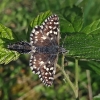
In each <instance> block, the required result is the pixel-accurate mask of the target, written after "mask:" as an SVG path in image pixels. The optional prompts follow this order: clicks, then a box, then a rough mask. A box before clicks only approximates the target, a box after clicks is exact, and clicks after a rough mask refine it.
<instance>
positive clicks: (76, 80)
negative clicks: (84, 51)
mask: <svg viewBox="0 0 100 100" xmlns="http://www.w3.org/2000/svg"><path fill="white" fill-rule="evenodd" d="M78 77H79V75H78V59H75V88H76V89H75V91H76V98H77V97H78Z"/></svg>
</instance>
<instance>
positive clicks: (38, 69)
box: [30, 15, 60, 86]
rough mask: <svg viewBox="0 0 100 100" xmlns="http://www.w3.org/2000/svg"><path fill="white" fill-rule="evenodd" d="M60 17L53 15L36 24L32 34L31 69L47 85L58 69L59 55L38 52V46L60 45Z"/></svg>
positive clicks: (50, 83) (51, 81) (50, 82)
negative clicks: (40, 23)
mask: <svg viewBox="0 0 100 100" xmlns="http://www.w3.org/2000/svg"><path fill="white" fill-rule="evenodd" d="M59 37H60V35H59V18H58V16H57V15H51V16H50V17H48V18H47V19H46V20H45V21H44V22H43V23H42V25H40V26H36V27H35V28H34V29H33V30H32V33H31V34H30V44H31V46H32V53H31V58H30V68H31V70H32V71H33V72H34V73H36V74H38V75H39V78H40V80H41V81H42V82H43V83H44V84H45V85H47V86H50V85H52V83H53V80H54V74H55V71H56V68H55V66H56V63H57V56H58V52H57V53H56V54H52V53H51V54H50V53H49V54H48V53H42V52H37V51H36V47H44V46H58V45H59Z"/></svg>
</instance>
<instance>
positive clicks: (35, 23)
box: [27, 11, 52, 37]
mask: <svg viewBox="0 0 100 100" xmlns="http://www.w3.org/2000/svg"><path fill="white" fill-rule="evenodd" d="M50 15H52V12H51V11H46V12H44V13H40V14H39V15H38V16H37V17H35V18H33V20H32V22H31V23H30V26H29V28H28V33H31V31H32V29H33V28H34V27H35V26H38V25H41V24H42V22H43V21H44V20H45V19H46V18H47V17H49V16H50ZM27 37H30V34H27Z"/></svg>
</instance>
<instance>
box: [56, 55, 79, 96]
mask: <svg viewBox="0 0 100 100" xmlns="http://www.w3.org/2000/svg"><path fill="white" fill-rule="evenodd" d="M77 64H78V63H77ZM61 65H62V67H60V66H59V65H58V64H57V66H58V67H59V69H60V70H61V71H62V73H63V75H64V77H65V79H66V81H67V82H68V84H69V86H70V87H71V88H72V90H73V92H74V94H75V97H76V98H77V97H78V91H76V87H75V86H74V84H73V83H72V82H71V80H70V79H69V75H68V74H67V73H66V72H65V70H64V54H63V56H62V64H61ZM77 67H78V66H77ZM76 69H77V68H76ZM76 76H78V74H77V75H76ZM76 83H77V85H78V78H77V81H76ZM77 87H78V86H77ZM77 90H78V88H77Z"/></svg>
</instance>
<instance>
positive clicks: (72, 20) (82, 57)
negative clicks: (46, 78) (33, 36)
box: [0, 0, 100, 100]
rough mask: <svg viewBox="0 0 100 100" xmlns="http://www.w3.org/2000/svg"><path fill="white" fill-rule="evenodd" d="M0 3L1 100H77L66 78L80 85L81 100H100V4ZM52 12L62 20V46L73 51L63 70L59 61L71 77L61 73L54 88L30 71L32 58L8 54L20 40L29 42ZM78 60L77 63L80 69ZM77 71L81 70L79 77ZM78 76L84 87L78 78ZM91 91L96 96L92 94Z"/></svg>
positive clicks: (45, 0) (59, 0) (62, 1)
mask: <svg viewBox="0 0 100 100" xmlns="http://www.w3.org/2000/svg"><path fill="white" fill-rule="evenodd" d="M0 2H1V3H0V19H2V20H1V21H0V64H1V65H0V75H1V76H0V99H1V100H15V99H17V100H20V99H22V100H25V99H26V100H42V99H46V100H49V99H50V100H51V99H57V100H61V99H62V100H65V99H66V100H67V99H69V98H70V100H75V96H74V95H73V91H72V89H70V87H69V85H70V84H69V83H68V80H67V79H66V75H68V77H70V81H71V82H72V84H73V86H74V81H75V88H76V87H77V85H78V87H79V95H80V100H87V97H88V96H89V100H92V99H90V97H92V98H94V100H99V98H100V96H99V95H98V94H99V93H100V90H99V85H100V84H99V81H100V78H99V75H100V67H99V66H100V64H99V59H100V50H99V47H100V44H99V41H100V19H98V18H99V15H100V13H99V10H100V6H99V3H100V1H99V0H97V1H93V0H87V1H85V0H84V1H80V0H75V1H71V0H67V1H66V0H51V1H50V0H41V1H40V0H34V1H31V0H25V1H24V2H23V1H22V0H15V1H13V0H4V1H3V0H1V1H0ZM11 5H13V6H11ZM78 6H80V7H83V9H81V8H80V7H78ZM93 11H94V12H93ZM52 13H56V14H57V15H58V16H59V18H60V31H61V37H62V38H61V43H63V42H64V44H63V45H64V47H65V48H66V50H68V53H67V54H66V55H65V58H66V59H67V60H68V62H69V63H68V66H67V67H64V66H63V64H61V63H60V62H61V59H60V57H59V61H58V64H59V65H61V66H62V67H60V69H61V70H62V69H64V71H65V73H67V74H66V75H64V73H63V74H61V71H60V70H59V69H58V68H57V74H56V76H55V77H56V78H55V81H54V85H53V86H52V87H45V86H44V85H43V84H42V83H41V82H40V80H39V79H38V77H37V76H36V75H33V73H32V72H31V70H30V69H29V67H26V66H29V65H28V60H29V57H28V55H21V56H20V54H19V53H17V52H15V51H10V50H8V49H7V45H8V44H10V43H13V42H16V41H19V40H24V41H29V35H30V32H31V30H32V28H34V26H36V25H40V24H41V23H42V22H43V21H44V20H45V19H46V18H47V17H48V16H50V15H51V14H52ZM8 27H9V28H8ZM12 30H13V31H12ZM61 45H62V44H61ZM60 56H61V55H60ZM18 58H19V59H18ZM13 60H16V61H13ZM74 60H78V62H77V63H78V65H77V64H76V63H74V62H75V61H74ZM3 64H7V65H3ZM75 66H76V67H75ZM63 67H64V68H63ZM74 67H75V68H77V67H78V70H77V69H76V70H75V75H74ZM86 70H89V71H86ZM85 71H86V72H85ZM77 74H79V76H77ZM63 75H64V76H63ZM76 76H77V77H76ZM68 77H67V78H68ZM78 77H79V84H78V83H77V79H76V78H78ZM63 78H64V81H63ZM89 80H90V81H89ZM89 86H90V87H89ZM91 88H92V89H93V90H91V92H92V93H93V95H92V93H90V92H89V91H88V90H89V89H91ZM31 94H32V95H31ZM90 95H92V96H90ZM34 97H35V98H34Z"/></svg>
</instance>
